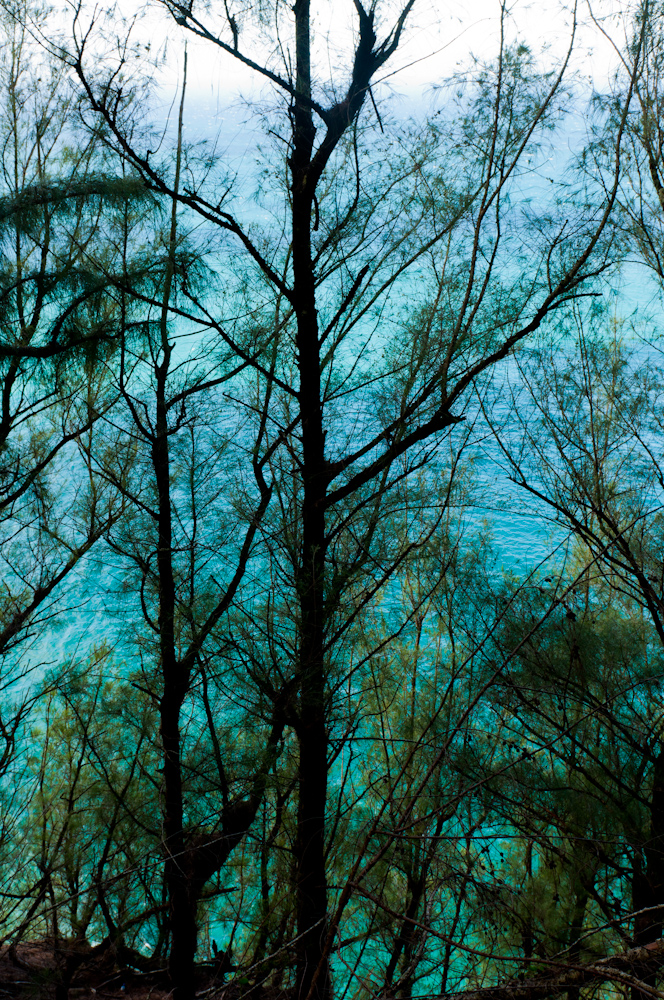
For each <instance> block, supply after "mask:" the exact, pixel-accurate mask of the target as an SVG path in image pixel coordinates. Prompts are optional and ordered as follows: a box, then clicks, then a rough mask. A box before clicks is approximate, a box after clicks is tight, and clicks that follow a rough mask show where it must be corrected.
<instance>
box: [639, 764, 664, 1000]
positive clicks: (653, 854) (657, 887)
mask: <svg viewBox="0 0 664 1000" xmlns="http://www.w3.org/2000/svg"><path fill="white" fill-rule="evenodd" d="M653 772H654V773H653V783H652V792H651V797H650V830H649V839H648V840H647V841H646V843H645V844H644V846H643V858H642V857H640V856H639V855H638V854H637V856H636V858H635V862H634V875H633V881H632V905H633V907H634V909H635V910H637V911H638V910H647V912H645V913H638V915H637V916H636V917H635V919H634V944H635V945H636V946H642V945H647V944H651V943H652V942H653V941H657V940H659V938H661V936H662V929H663V926H664V748H660V750H659V754H658V756H657V758H656V760H655V765H654V768H653ZM644 859H645V868H644V866H643V860H644ZM653 907H660V908H659V909H653ZM640 978H641V979H642V980H643V982H644V983H646V984H647V985H648V986H651V987H653V988H654V987H655V986H656V984H657V973H656V971H655V970H654V969H653V971H652V972H649V973H647V974H646V975H643V976H641V977H640ZM643 997H644V994H643V993H642V992H641V991H640V990H639V988H638V987H636V986H635V987H633V988H632V1000H643Z"/></svg>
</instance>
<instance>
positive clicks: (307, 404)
mask: <svg viewBox="0 0 664 1000" xmlns="http://www.w3.org/2000/svg"><path fill="white" fill-rule="evenodd" d="M295 21H296V24H295V45H296V61H297V82H296V86H297V96H296V99H295V106H294V110H293V126H294V128H293V132H294V141H293V153H292V156H291V160H290V168H291V175H292V178H293V208H292V212H293V215H292V218H293V304H294V308H295V313H296V318H297V351H298V365H299V376H300V378H299V383H300V385H299V404H300V413H301V418H302V480H303V482H302V489H303V498H302V547H301V553H300V564H299V567H298V571H297V573H298V580H297V585H298V598H299V604H300V639H299V673H300V707H299V721H298V726H297V738H298V741H299V771H298V812H297V837H296V845H295V854H296V866H297V874H296V909H297V932H298V936H300V941H299V943H298V952H297V972H296V995H297V996H298V997H299V998H300V1000H305V998H306V997H307V996H308V995H309V993H310V992H312V987H313V997H315V998H317V1000H324V998H326V997H328V996H329V995H330V972H329V962H328V960H327V958H326V957H323V942H324V940H325V937H326V934H327V879H326V871H325V811H326V799H327V741H328V737H327V725H326V718H325V663H324V634H325V548H326V538H325V509H324V502H325V494H326V490H327V481H326V463H325V435H324V433H323V413H322V399H321V379H320V345H319V336H318V317H317V312H316V286H315V275H314V265H313V260H312V251H311V215H312V210H313V199H314V194H315V183H316V181H315V177H314V176H313V174H314V172H313V171H312V169H311V159H312V150H313V143H314V136H315V132H316V130H315V127H314V123H313V118H312V112H311V108H310V106H309V103H308V101H309V98H310V97H311V69H310V38H309V32H310V25H309V0H297V3H296V4H295ZM314 979H315V985H314Z"/></svg>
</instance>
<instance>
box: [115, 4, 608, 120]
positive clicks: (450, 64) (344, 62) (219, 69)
mask: <svg viewBox="0 0 664 1000" xmlns="http://www.w3.org/2000/svg"><path fill="white" fill-rule="evenodd" d="M230 6H231V9H233V6H234V5H230ZM398 6H399V5H398V3H397V0H386V2H385V3H383V4H380V5H379V10H386V11H388V12H389V11H390V10H392V11H394V12H396V11H397V9H398ZM220 7H221V4H213V8H217V9H219V8H220ZM313 8H314V20H313V23H314V27H315V29H316V33H317V37H318V38H319V39H320V40H321V41H320V45H319V48H318V53H317V58H318V61H317V66H316V68H317V69H318V70H319V72H320V75H321V76H323V77H325V76H326V75H327V76H329V75H330V70H331V71H332V74H333V75H335V76H336V77H337V78H338V79H339V78H340V76H341V73H340V72H339V71H340V70H342V69H343V68H345V67H347V66H348V55H347V54H348V50H349V42H351V40H352V32H353V30H354V23H355V17H354V8H353V3H352V0H320V2H318V3H314V5H313ZM98 9H99V8H98V7H97V10H98ZM195 9H196V8H195ZM624 9H625V8H624V5H623V6H622V10H624ZM122 10H123V11H124V12H125V14H126V15H127V16H129V17H131V16H132V15H134V14H136V13H138V14H139V15H140V17H139V20H138V22H137V23H136V25H135V28H134V32H135V38H136V39H137V40H139V39H140V40H141V42H143V43H150V44H151V46H152V51H153V52H155V51H157V50H158V49H159V48H160V47H161V46H163V45H164V44H165V43H166V44H167V49H166V51H167V58H166V61H165V63H164V65H163V67H162V71H161V74H160V78H161V80H162V82H163V84H164V86H165V87H169V86H171V87H172V86H173V84H174V83H175V81H176V79H177V76H178V74H179V73H180V71H181V66H182V45H183V39H184V36H185V34H188V33H186V32H183V31H182V30H181V29H180V28H178V27H177V26H176V25H174V24H173V23H172V22H171V21H170V20H169V18H168V17H167V16H166V15H165V14H164V12H163V8H162V7H161V5H160V4H159V2H158V0H148V3H147V4H139V3H136V0H122ZM593 13H594V14H595V16H597V17H599V18H601V19H602V23H603V24H604V25H605V26H606V27H607V28H608V29H609V31H610V32H611V33H612V34H613V35H614V37H616V39H617V40H618V41H620V40H621V38H622V37H624V27H623V19H622V17H621V6H620V4H619V3H617V2H615V0H598V2H596V3H593ZM612 13H613V15H614V16H611V14H612ZM577 18H578V22H579V25H580V27H579V31H578V36H577V55H576V60H575V61H576V65H577V67H579V68H580V69H581V70H582V71H583V73H584V74H586V75H588V76H591V77H592V78H593V80H594V82H595V83H596V84H599V85H600V86H601V85H602V83H603V82H604V81H605V80H606V76H607V71H608V70H609V67H610V66H612V65H613V64H614V62H615V57H614V53H613V51H612V49H611V47H610V45H609V43H608V42H607V41H606V40H605V39H604V38H602V36H601V34H600V32H599V31H598V30H597V29H596V28H595V26H594V25H592V23H591V17H590V9H589V7H588V4H587V2H586V0H582V2H581V3H580V4H579V7H578V12H577ZM201 19H205V15H204V14H201ZM571 22H572V16H571V3H560V2H558V0H546V2H544V0H534V2H533V0H531V2H522V3H518V2H517V3H514V4H512V5H511V6H510V16H509V18H508V21H507V31H508V33H509V35H511V36H512V37H514V36H516V35H518V36H519V38H520V39H523V40H525V41H527V42H528V43H529V44H530V45H531V47H533V48H534V49H536V50H540V49H542V48H543V47H544V46H546V47H547V48H548V54H547V55H546V56H545V59H546V62H547V63H548V64H549V65H552V64H555V63H556V61H557V60H558V59H559V58H561V56H562V54H563V53H564V51H565V49H566V47H567V44H568V41H569V34H570V26H571ZM384 23H385V25H387V24H389V23H390V18H389V14H388V15H387V16H386V17H385V21H384ZM499 30H500V4H499V3H498V2H497V0H463V2H462V0H419V2H418V3H416V5H415V9H414V11H413V13H412V15H411V17H410V19H409V23H408V27H407V31H406V33H405V36H404V41H403V43H402V45H401V46H400V49H399V51H398V53H397V54H396V55H395V56H394V58H393V60H392V63H391V64H390V65H389V66H388V67H387V68H386V69H385V71H384V72H383V73H382V74H381V76H382V77H386V76H388V74H389V85H390V87H391V88H393V89H396V90H397V91H398V92H400V93H403V94H407V95H408V96H413V95H417V94H423V93H424V92H425V91H426V90H427V88H429V87H430V86H431V85H432V84H434V83H436V82H437V81H440V80H442V79H443V78H445V77H447V76H449V75H450V74H451V73H452V72H453V71H454V69H455V67H456V66H457V65H459V64H462V65H463V64H467V62H468V59H469V56H470V55H471V54H472V55H474V56H476V57H479V58H480V59H486V58H491V56H492V55H493V54H495V52H496V50H497V45H498V38H499ZM108 37H109V38H110V31H109V35H108ZM188 37H189V40H188V49H189V73H188V89H189V92H190V93H191V94H196V95H198V96H200V97H203V96H204V95H207V96H208V97H209V98H215V99H219V100H220V101H222V102H223V103H226V102H227V101H228V100H229V99H230V98H231V96H232V95H233V94H237V93H238V91H240V92H242V93H244V94H245V95H246V96H249V94H251V93H253V92H255V88H256V86H257V84H259V83H260V81H257V79H256V75H255V74H254V73H252V72H251V71H250V70H248V69H246V68H244V67H242V66H241V65H239V64H238V63H237V62H235V61H234V60H232V59H231V58H230V57H224V56H223V55H221V53H220V51H219V49H217V48H216V47H215V46H214V45H211V44H209V43H205V42H198V41H196V40H195V39H193V38H192V37H191V36H190V35H189V36H188ZM257 45H258V43H257V42H256V41H255V40H252V39H250V38H249V37H248V35H247V33H246V32H245V33H244V34H243V35H241V46H245V47H246V48H247V49H248V54H249V55H252V56H256V57H259V56H260V51H259V50H258V48H257ZM252 50H253V51H252ZM335 71H336V72H335ZM387 82H388V81H386V83H387Z"/></svg>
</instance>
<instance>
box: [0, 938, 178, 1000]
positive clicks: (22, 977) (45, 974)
mask: <svg viewBox="0 0 664 1000" xmlns="http://www.w3.org/2000/svg"><path fill="white" fill-rule="evenodd" d="M70 957H71V956H70ZM79 957H80V958H81V959H82V961H80V964H79V965H78V968H77V969H76V970H75V971H74V970H72V971H71V980H70V984H69V987H68V989H67V988H66V987H65V983H64V979H65V976H66V973H65V976H63V972H64V970H65V962H66V955H62V954H61V955H60V956H56V955H55V954H54V949H53V944H52V942H50V943H49V942H43V943H35V942H32V943H26V944H20V945H19V946H18V947H17V949H16V953H15V954H14V955H12V954H11V952H10V950H9V948H7V947H4V948H2V949H0V1000H5V998H6V997H17V998H20V1000H65V998H67V1000H116V998H117V1000H120V998H125V1000H127V998H130V1000H167V997H168V995H169V994H168V989H167V988H166V986H165V984H164V983H163V981H162V982H159V980H160V979H163V977H160V976H158V975H146V974H141V973H140V972H138V971H136V970H131V969H126V968H125V969H122V968H121V967H119V966H118V964H117V962H116V961H115V960H114V957H113V956H112V955H110V954H109V953H108V952H107V953H106V954H105V955H101V956H96V955H94V956H93V955H91V956H89V957H86V956H85V955H80V956H77V957H76V959H75V961H77V962H78V960H79ZM58 987H59V988H58Z"/></svg>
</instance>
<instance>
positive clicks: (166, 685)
mask: <svg viewBox="0 0 664 1000" xmlns="http://www.w3.org/2000/svg"><path fill="white" fill-rule="evenodd" d="M169 354H170V350H169V349H168V348H166V357H165V358H164V361H163V363H162V365H160V367H159V371H158V384H157V415H156V421H155V438H154V442H153V447H152V461H153V467H154V472H155V480H156V485H157V506H158V521H157V529H158V543H157V571H158V576H159V621H158V627H159V644H160V655H161V668H162V677H163V693H162V697H161V702H160V706H159V709H160V722H161V740H162V748H163V775H164V784H163V789H164V791H163V794H164V803H163V810H164V814H163V832H164V850H165V854H166V861H165V870H164V877H165V881H166V888H167V894H168V915H169V929H170V936H171V945H170V954H169V960H168V970H169V976H170V979H171V984H172V987H173V1000H188V998H189V997H190V996H193V973H194V959H195V955H196V908H195V903H194V905H193V907H192V901H191V900H190V892H189V888H190V887H189V880H188V878H187V874H186V872H185V870H184V866H183V860H184V850H185V843H184V828H183V826H184V808H183V793H182V761H181V738H180V712H181V710H182V703H183V701H184V697H185V694H186V690H187V678H183V677H182V668H181V666H180V664H179V663H178V661H177V655H176V649H175V580H174V575H173V553H172V523H171V496H170V458H169V447H168V425H167V414H166V405H165V399H164V384H165V380H166V373H167V370H168V361H169Z"/></svg>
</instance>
